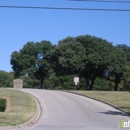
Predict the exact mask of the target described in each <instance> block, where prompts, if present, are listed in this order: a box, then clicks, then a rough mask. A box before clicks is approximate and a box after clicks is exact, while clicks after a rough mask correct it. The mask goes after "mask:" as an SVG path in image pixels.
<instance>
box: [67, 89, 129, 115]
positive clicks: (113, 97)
mask: <svg viewBox="0 0 130 130" xmlns="http://www.w3.org/2000/svg"><path fill="white" fill-rule="evenodd" d="M69 92H72V93H77V94H80V95H84V96H87V97H91V98H94V99H98V100H101V101H103V102H106V103H109V104H111V105H113V106H115V107H117V108H118V109H120V110H123V111H125V112H126V113H128V114H130V93H129V92H119V91H118V92H114V91H69Z"/></svg>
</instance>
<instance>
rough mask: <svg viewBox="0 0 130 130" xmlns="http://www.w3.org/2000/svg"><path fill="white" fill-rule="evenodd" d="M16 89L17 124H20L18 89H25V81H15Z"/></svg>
mask: <svg viewBox="0 0 130 130" xmlns="http://www.w3.org/2000/svg"><path fill="white" fill-rule="evenodd" d="M14 88H15V89H16V122H18V102H19V100H18V99H19V94H18V89H20V88H23V80H21V79H15V80H14Z"/></svg>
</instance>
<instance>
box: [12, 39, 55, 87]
mask: <svg viewBox="0 0 130 130" xmlns="http://www.w3.org/2000/svg"><path fill="white" fill-rule="evenodd" d="M53 47H54V46H52V44H51V43H50V42H49V41H41V42H36V43H34V42H28V43H27V44H25V45H24V46H23V48H22V49H21V50H20V51H19V52H16V51H14V52H13V53H12V55H11V60H10V63H11V65H12V68H13V70H14V71H15V78H20V77H21V76H25V75H28V76H30V77H31V78H32V77H35V78H36V79H39V80H40V88H43V82H44V79H45V77H47V76H49V75H50V74H51V73H52V69H51V66H50V63H49V57H50V54H51V50H52V48H53Z"/></svg>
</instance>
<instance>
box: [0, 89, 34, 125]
mask: <svg viewBox="0 0 130 130" xmlns="http://www.w3.org/2000/svg"><path fill="white" fill-rule="evenodd" d="M0 97H7V98H8V99H9V102H10V103H9V106H8V107H10V108H8V109H9V111H7V112H0V126H14V125H18V124H22V123H25V122H26V121H28V120H29V119H31V118H32V117H33V116H34V115H35V112H36V103H35V100H34V99H33V98H32V97H31V96H30V95H28V94H27V93H24V92H21V91H18V92H16V90H11V89H4V88H0ZM16 97H17V98H16Z"/></svg>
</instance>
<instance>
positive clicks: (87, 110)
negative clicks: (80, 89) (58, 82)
mask: <svg viewBox="0 0 130 130" xmlns="http://www.w3.org/2000/svg"><path fill="white" fill-rule="evenodd" d="M23 91H25V92H28V93H31V94H32V95H34V96H35V97H37V98H38V100H39V101H40V103H41V106H42V116H41V117H40V119H39V120H38V122H37V123H36V124H34V125H32V126H30V127H25V128H20V129H19V130H119V128H118V121H119V120H121V119H130V118H129V117H127V116H126V115H125V114H124V113H122V112H120V111H118V110H116V109H114V108H113V107H111V106H109V105H106V104H104V103H101V102H98V101H95V100H92V99H89V98H86V97H83V96H79V95H75V94H71V93H66V92H60V91H52V90H38V89H23ZM127 129H130V128H127Z"/></svg>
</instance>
